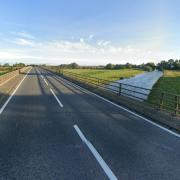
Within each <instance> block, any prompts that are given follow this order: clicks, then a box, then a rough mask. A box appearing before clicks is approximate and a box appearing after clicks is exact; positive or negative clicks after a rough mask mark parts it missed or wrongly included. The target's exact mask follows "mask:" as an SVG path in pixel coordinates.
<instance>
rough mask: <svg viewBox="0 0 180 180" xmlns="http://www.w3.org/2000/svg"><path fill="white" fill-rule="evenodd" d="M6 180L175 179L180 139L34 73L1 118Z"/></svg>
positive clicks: (1, 172) (0, 168)
mask: <svg viewBox="0 0 180 180" xmlns="http://www.w3.org/2000/svg"><path fill="white" fill-rule="evenodd" d="M0 147H1V148H0V177H1V179H3V180H4V179H5V180H6V179H18V180H19V179H43V180H44V179H48V180H49V179H53V180H55V179H83V180H84V179H98V180H99V179H120V180H121V179H122V180H136V179H137V180H145V179H146V180H150V179H151V180H152V179H153V180H156V179H157V180H159V179H162V180H166V179H167V180H169V179H172V180H177V179H179V177H180V151H179V149H180V137H179V136H176V135H174V134H172V133H169V132H168V131H166V130H164V129H163V128H160V127H158V126H155V125H153V124H151V123H149V122H147V121H145V120H143V119H142V118H138V117H137V116H134V115H133V114H131V113H129V112H127V111H125V110H124V109H121V108H119V107H117V106H114V105H113V104H111V103H108V102H106V101H104V100H103V99H100V98H98V97H97V96H95V95H93V94H91V93H89V92H87V91H84V90H82V89H79V88H77V87H75V86H73V85H71V84H70V83H68V82H67V81H65V80H63V79H62V78H60V77H58V76H56V75H54V74H52V73H50V72H48V71H45V70H43V69H40V68H32V70H31V71H30V72H29V74H28V75H27V77H25V79H24V81H23V82H22V83H21V84H20V86H19V87H18V88H17V89H16V91H15V93H14V94H13V96H12V98H11V99H10V100H9V102H8V103H7V104H6V106H5V107H4V108H3V110H2V113H1V114H0Z"/></svg>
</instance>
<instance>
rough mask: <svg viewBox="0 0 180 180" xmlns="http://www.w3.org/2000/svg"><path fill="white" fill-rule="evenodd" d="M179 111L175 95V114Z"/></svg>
mask: <svg viewBox="0 0 180 180" xmlns="http://www.w3.org/2000/svg"><path fill="white" fill-rule="evenodd" d="M178 113H179V97H178V96H175V115H178Z"/></svg>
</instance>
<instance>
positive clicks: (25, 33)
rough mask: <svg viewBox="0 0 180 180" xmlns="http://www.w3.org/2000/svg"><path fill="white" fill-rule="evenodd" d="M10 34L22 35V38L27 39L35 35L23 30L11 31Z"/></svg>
mask: <svg viewBox="0 0 180 180" xmlns="http://www.w3.org/2000/svg"><path fill="white" fill-rule="evenodd" d="M11 33H12V34H14V35H16V36H19V37H22V38H27V39H35V37H34V36H33V35H31V34H30V33H27V32H25V31H20V32H11Z"/></svg>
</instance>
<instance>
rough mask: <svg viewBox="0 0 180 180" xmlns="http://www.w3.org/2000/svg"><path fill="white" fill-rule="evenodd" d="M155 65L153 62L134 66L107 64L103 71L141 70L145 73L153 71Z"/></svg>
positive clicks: (128, 64)
mask: <svg viewBox="0 0 180 180" xmlns="http://www.w3.org/2000/svg"><path fill="white" fill-rule="evenodd" d="M155 68H156V65H155V64H154V63H153V62H149V63H146V64H141V65H135V64H130V63H126V64H111V63H109V64H107V65H106V66H105V69H117V70H118V69H142V70H145V71H153V70H155Z"/></svg>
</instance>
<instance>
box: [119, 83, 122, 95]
mask: <svg viewBox="0 0 180 180" xmlns="http://www.w3.org/2000/svg"><path fill="white" fill-rule="evenodd" d="M121 89H122V84H121V83H119V96H121Z"/></svg>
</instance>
